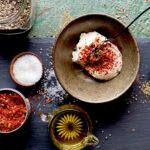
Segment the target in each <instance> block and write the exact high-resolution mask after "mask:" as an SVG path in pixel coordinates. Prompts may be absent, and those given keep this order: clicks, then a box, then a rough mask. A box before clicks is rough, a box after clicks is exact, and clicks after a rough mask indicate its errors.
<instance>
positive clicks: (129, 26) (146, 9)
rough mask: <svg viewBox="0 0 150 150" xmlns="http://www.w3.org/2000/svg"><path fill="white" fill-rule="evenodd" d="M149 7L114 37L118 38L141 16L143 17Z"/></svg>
mask: <svg viewBox="0 0 150 150" xmlns="http://www.w3.org/2000/svg"><path fill="white" fill-rule="evenodd" d="M149 9H150V7H148V8H146V9H145V10H144V11H143V12H141V13H140V14H139V15H138V16H137V17H136V18H135V19H134V20H133V21H132V22H131V23H129V25H128V26H126V27H125V28H124V29H123V30H122V31H120V32H119V33H118V34H116V35H115V36H114V37H113V38H116V37H118V36H119V35H121V34H122V33H123V32H124V31H125V30H126V29H128V28H129V27H130V26H131V25H132V24H133V23H134V22H135V21H136V20H137V19H138V18H139V17H141V16H142V15H143V14H144V13H145V12H146V11H148V10H149Z"/></svg>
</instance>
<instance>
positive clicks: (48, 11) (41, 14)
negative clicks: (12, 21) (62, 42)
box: [30, 0, 150, 37]
mask: <svg viewBox="0 0 150 150" xmlns="http://www.w3.org/2000/svg"><path fill="white" fill-rule="evenodd" d="M34 1H35V2H36V10H37V15H36V20H35V24H34V27H33V30H32V31H31V32H30V37H33V36H36V37H49V36H56V35H57V33H58V32H59V31H60V30H61V28H62V27H63V26H64V25H65V24H66V23H68V22H69V21H70V20H72V19H74V18H76V17H78V16H81V15H85V14H87V13H104V14H107V15H111V16H113V17H115V18H117V19H119V20H120V21H121V22H123V23H124V24H125V25H127V24H128V23H129V22H130V21H131V20H132V19H134V18H135V17H136V16H137V15H138V14H139V13H140V12H141V11H143V10H144V9H145V8H147V7H148V6H150V0H125V1H122V0H61V1H60V0H34ZM130 29H131V30H132V32H133V33H134V35H135V36H136V37H150V11H149V12H147V13H146V14H144V15H143V16H142V17H141V18H140V19H139V20H137V22H135V24H134V25H132V27H130Z"/></svg>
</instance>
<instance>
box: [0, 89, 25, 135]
mask: <svg viewBox="0 0 150 150" xmlns="http://www.w3.org/2000/svg"><path fill="white" fill-rule="evenodd" d="M25 117H26V105H25V103H24V101H23V99H22V98H21V96H20V95H18V94H16V93H14V92H1V93H0V131H1V132H10V131H12V130H15V129H17V128H18V127H19V126H21V124H22V123H23V121H24V120H25Z"/></svg>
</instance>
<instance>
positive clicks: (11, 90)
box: [0, 88, 31, 134]
mask: <svg viewBox="0 0 150 150" xmlns="http://www.w3.org/2000/svg"><path fill="white" fill-rule="evenodd" d="M3 92H14V93H16V94H17V95H19V96H20V97H21V98H22V100H23V101H24V103H25V106H26V116H25V119H24V121H23V122H22V123H21V124H20V126H19V127H17V128H16V129H14V130H11V131H9V132H3V131H0V133H3V134H6V133H7V134H8V133H13V132H15V131H17V130H19V129H20V128H21V127H22V126H23V125H24V124H25V122H26V121H27V119H28V117H29V115H30V112H31V106H30V102H29V100H28V99H27V98H25V96H24V95H23V94H22V93H20V92H19V91H18V90H15V89H12V88H2V89H0V93H3Z"/></svg>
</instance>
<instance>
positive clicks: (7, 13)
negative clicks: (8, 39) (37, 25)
mask: <svg viewBox="0 0 150 150" xmlns="http://www.w3.org/2000/svg"><path fill="white" fill-rule="evenodd" d="M34 17H35V13H34V7H33V2H32V0H0V33H5V32H6V31H8V32H10V31H11V32H12V33H13V30H14V32H16V33H17V31H18V33H19V32H23V31H27V30H29V29H30V28H31V27H32V25H33V20H34ZM20 30H21V31H20Z"/></svg>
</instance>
